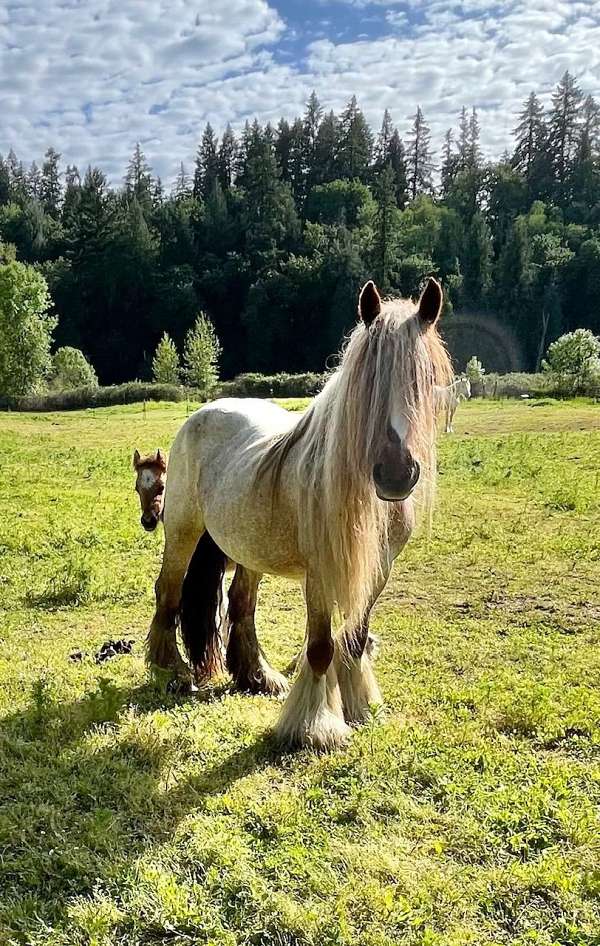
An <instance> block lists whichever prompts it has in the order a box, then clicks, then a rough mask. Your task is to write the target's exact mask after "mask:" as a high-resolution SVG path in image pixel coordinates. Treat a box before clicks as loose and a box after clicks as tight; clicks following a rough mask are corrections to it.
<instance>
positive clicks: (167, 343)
mask: <svg viewBox="0 0 600 946" xmlns="http://www.w3.org/2000/svg"><path fill="white" fill-rule="evenodd" d="M180 370H181V369H180V367H179V355H178V353H177V348H176V347H175V343H174V342H173V341H172V339H171V338H170V337H169V335H167V333H166V332H164V333H163V336H162V338H161V340H160V341H159V343H158V345H157V346H156V351H155V353H154V358H153V359H152V378H153V380H154V381H155V382H156V383H157V384H179V374H180Z"/></svg>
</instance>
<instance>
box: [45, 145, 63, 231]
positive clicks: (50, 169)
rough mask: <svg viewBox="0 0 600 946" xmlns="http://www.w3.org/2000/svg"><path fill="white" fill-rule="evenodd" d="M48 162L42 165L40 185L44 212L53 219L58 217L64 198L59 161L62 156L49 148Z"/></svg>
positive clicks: (46, 155) (47, 153)
mask: <svg viewBox="0 0 600 946" xmlns="http://www.w3.org/2000/svg"><path fill="white" fill-rule="evenodd" d="M45 158H46V160H45V161H44V163H43V165H42V179H41V183H40V200H41V201H42V204H43V207H44V211H45V212H46V213H47V214H50V216H51V217H55V218H56V217H58V213H59V209H60V199H61V196H62V193H61V185H60V171H59V167H58V165H59V161H60V154H58V152H57V151H55V150H54V148H48V150H47V151H46V154H45Z"/></svg>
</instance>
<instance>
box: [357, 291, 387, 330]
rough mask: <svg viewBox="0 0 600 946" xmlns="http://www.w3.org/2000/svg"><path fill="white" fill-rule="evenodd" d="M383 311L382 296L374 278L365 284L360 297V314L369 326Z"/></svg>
mask: <svg viewBox="0 0 600 946" xmlns="http://www.w3.org/2000/svg"><path fill="white" fill-rule="evenodd" d="M380 312H381V297H380V295H379V293H378V292H377V286H376V285H375V283H374V282H373V280H372V279H369V281H368V282H366V283H365V284H364V286H363V287H362V289H361V290H360V296H359V297H358V315H359V318H361V319H362V320H363V322H364V323H365V325H366V326H367V328H368V327H369V325H370V324H371V322H373V321H374V319H376V318H377V316H378V315H379V313H380Z"/></svg>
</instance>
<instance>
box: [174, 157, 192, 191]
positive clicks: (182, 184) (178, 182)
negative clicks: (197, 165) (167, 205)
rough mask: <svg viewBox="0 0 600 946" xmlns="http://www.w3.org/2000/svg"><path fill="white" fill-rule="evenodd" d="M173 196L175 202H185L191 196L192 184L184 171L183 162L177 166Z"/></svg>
mask: <svg viewBox="0 0 600 946" xmlns="http://www.w3.org/2000/svg"><path fill="white" fill-rule="evenodd" d="M173 196H174V198H175V200H187V199H188V198H189V197H191V196H192V184H191V181H190V179H189V176H188V174H187V171H186V169H185V164H184V163H183V161H182V162H181V164H180V165H179V171H178V173H177V177H176V178H175V184H174V185H173Z"/></svg>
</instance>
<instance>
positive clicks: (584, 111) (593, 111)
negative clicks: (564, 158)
mask: <svg viewBox="0 0 600 946" xmlns="http://www.w3.org/2000/svg"><path fill="white" fill-rule="evenodd" d="M599 147H600V105H599V104H598V102H596V100H595V98H594V97H593V96H592V95H587V96H586V97H585V99H584V102H583V106H582V108H581V133H580V137H579V144H578V149H577V163H581V162H583V161H589V160H591V159H593V158H595V157H597V156H598V150H599Z"/></svg>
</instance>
